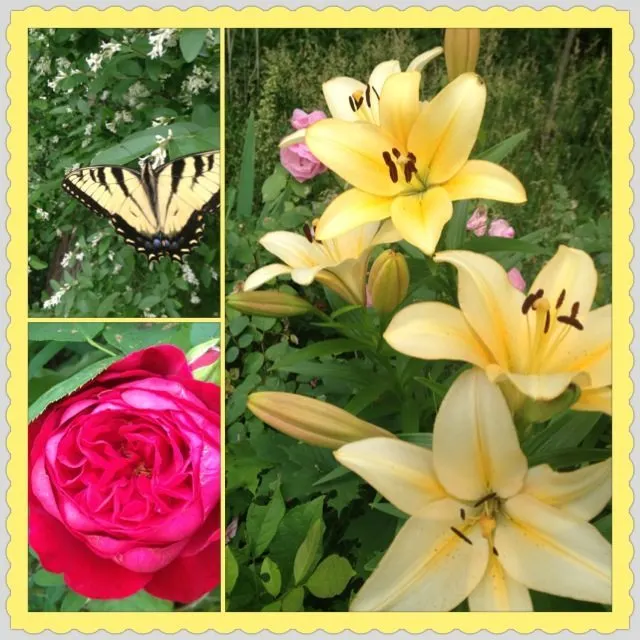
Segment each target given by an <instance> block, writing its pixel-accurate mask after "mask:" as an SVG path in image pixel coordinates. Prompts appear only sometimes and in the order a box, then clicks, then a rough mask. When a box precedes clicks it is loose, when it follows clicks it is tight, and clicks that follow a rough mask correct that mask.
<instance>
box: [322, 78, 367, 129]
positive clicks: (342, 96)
mask: <svg viewBox="0 0 640 640" xmlns="http://www.w3.org/2000/svg"><path fill="white" fill-rule="evenodd" d="M366 88H367V86H366V85H365V84H364V83H362V82H360V81H359V80H355V79H354V78H346V77H339V78H332V79H331V80H328V81H327V82H325V83H324V84H323V85H322V93H324V99H325V102H326V103H327V107H329V111H330V112H331V115H332V116H333V117H334V118H339V119H340V120H346V121H348V122H357V121H358V120H359V117H358V113H357V111H356V110H354V109H353V108H352V106H351V102H350V100H349V98H350V97H352V96H353V94H354V93H355V94H356V95H358V94H359V93H364V91H365V89H366Z"/></svg>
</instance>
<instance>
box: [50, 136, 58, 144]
mask: <svg viewBox="0 0 640 640" xmlns="http://www.w3.org/2000/svg"><path fill="white" fill-rule="evenodd" d="M58 142H60V136H52V138H51V144H58Z"/></svg>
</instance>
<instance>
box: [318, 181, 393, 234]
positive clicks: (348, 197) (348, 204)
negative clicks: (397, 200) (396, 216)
mask: <svg viewBox="0 0 640 640" xmlns="http://www.w3.org/2000/svg"><path fill="white" fill-rule="evenodd" d="M391 202H392V200H391V198H381V197H379V196H375V195H371V194H370V193H366V192H364V191H360V190H359V189H349V190H348V191H345V192H344V193H341V194H340V195H339V196H338V197H337V198H335V199H334V200H332V201H331V204H330V205H329V206H328V207H327V208H326V209H325V210H324V213H323V214H322V217H321V218H320V220H319V221H318V225H317V226H316V238H317V239H318V240H328V239H331V238H334V237H336V236H339V235H342V234H343V233H347V232H348V231H351V230H352V229H355V228H356V227H359V226H360V225H363V224H367V223H369V222H373V221H376V220H384V219H385V218H388V217H389V216H390V215H391Z"/></svg>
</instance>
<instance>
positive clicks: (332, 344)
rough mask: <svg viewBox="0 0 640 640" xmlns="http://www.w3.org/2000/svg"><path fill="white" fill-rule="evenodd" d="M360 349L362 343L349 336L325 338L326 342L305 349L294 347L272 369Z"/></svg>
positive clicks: (316, 343)
mask: <svg viewBox="0 0 640 640" xmlns="http://www.w3.org/2000/svg"><path fill="white" fill-rule="evenodd" d="M360 349H362V345H361V344H360V343H359V342H356V341H355V340H351V339H349V338H335V339H333V340H325V341H324V342H315V343H313V344H310V345H309V346H308V347H304V348H303V349H292V350H291V351H289V353H287V354H286V355H285V356H283V357H282V358H280V360H278V361H277V362H276V363H275V364H274V365H273V367H272V369H284V368H286V367H291V366H293V365H296V364H298V363H300V362H306V361H307V360H311V359H312V358H319V357H321V356H335V355H339V354H341V353H346V352H348V351H358V350H360Z"/></svg>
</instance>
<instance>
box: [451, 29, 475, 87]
mask: <svg viewBox="0 0 640 640" xmlns="http://www.w3.org/2000/svg"><path fill="white" fill-rule="evenodd" d="M479 51H480V29H445V32H444V59H445V63H446V65H447V75H448V76H449V82H451V81H452V80H454V79H455V78H457V77H458V76H459V75H461V74H463V73H466V72H467V71H475V70H476V64H477V62H478V53H479Z"/></svg>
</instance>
